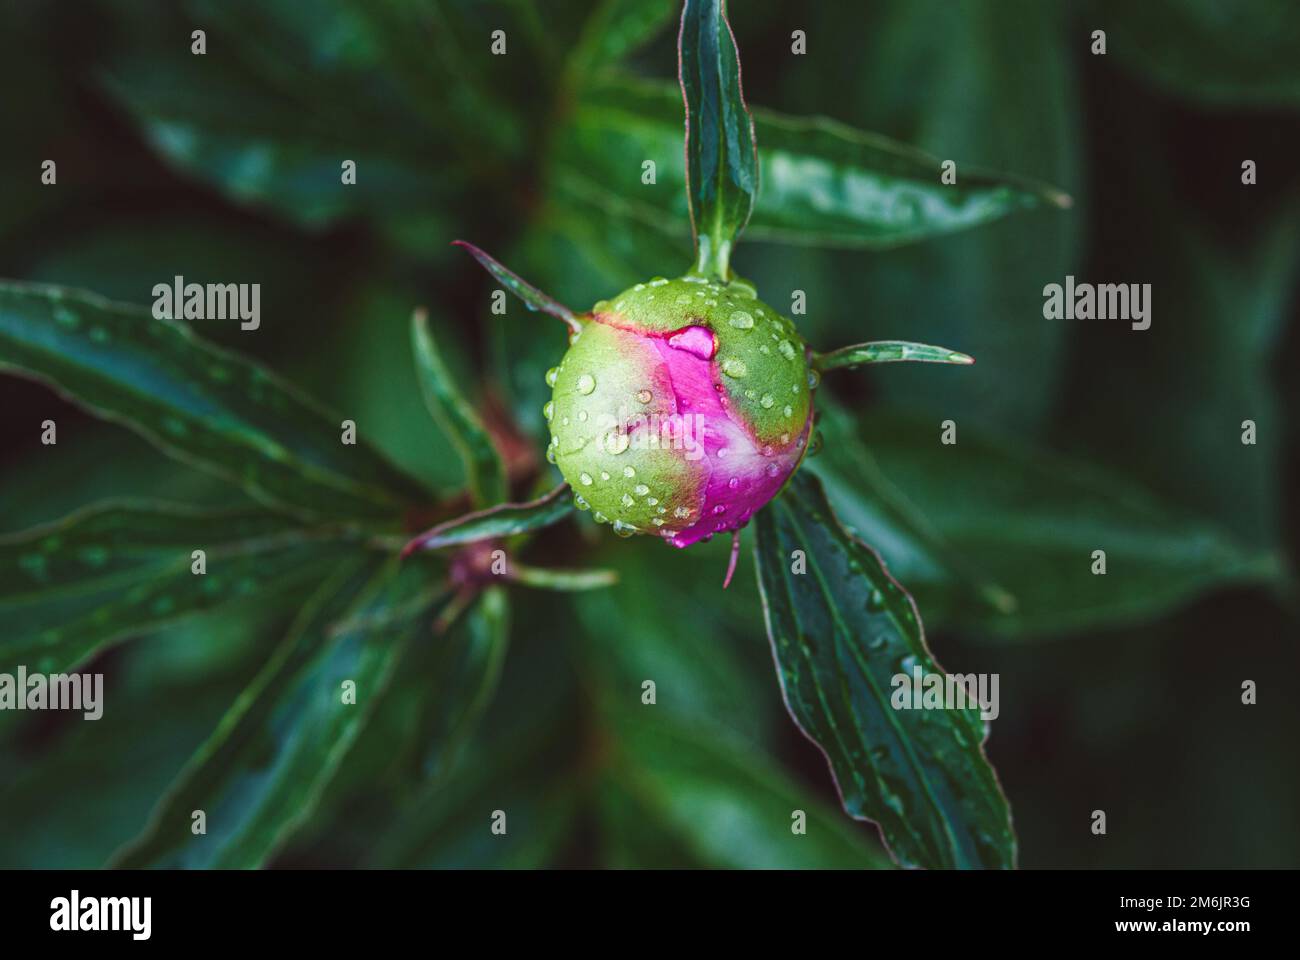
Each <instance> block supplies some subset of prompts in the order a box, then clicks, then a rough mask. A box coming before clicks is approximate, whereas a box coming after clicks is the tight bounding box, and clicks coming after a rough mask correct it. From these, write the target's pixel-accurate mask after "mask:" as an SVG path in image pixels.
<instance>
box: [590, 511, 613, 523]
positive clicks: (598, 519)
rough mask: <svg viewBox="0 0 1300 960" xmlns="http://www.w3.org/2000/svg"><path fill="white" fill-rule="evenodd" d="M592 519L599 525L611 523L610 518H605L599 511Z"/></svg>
mask: <svg viewBox="0 0 1300 960" xmlns="http://www.w3.org/2000/svg"><path fill="white" fill-rule="evenodd" d="M591 519H593V520H595V521H596V522H597V523H609V517H607V516H605V515H604V514H603V513H601V512H600V511H599V510H597V511H596V512H595V513H593V514H592V515H591Z"/></svg>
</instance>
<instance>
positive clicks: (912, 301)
mask: <svg viewBox="0 0 1300 960" xmlns="http://www.w3.org/2000/svg"><path fill="white" fill-rule="evenodd" d="M870 13H871V16H872V18H873V22H872V24H871V25H870V26H869V27H867V28H865V29H864V30H863V31H862V32H861V33H860V34H855V35H854V36H853V37H852V38H851V39H850V40H849V44H851V47H850V49H851V50H852V51H853V52H852V54H851V56H853V57H854V58H855V59H856V60H857V61H858V62H859V63H860V65H861V69H860V70H858V71H856V72H855V73H854V75H853V78H852V80H851V82H850V84H849V88H850V89H849V90H847V91H845V93H844V97H845V99H846V101H848V102H849V103H851V104H852V106H851V107H846V108H847V109H852V110H853V114H852V115H853V116H854V117H855V119H856V118H861V119H860V122H861V123H862V124H863V125H865V126H870V127H872V128H874V129H880V130H887V131H889V133H890V134H891V135H894V136H897V137H899V138H901V139H904V140H906V141H908V142H910V143H915V144H916V145H917V146H918V147H921V148H923V149H925V150H926V151H928V152H930V153H933V154H936V155H938V156H940V157H943V158H949V159H952V160H953V161H954V162H955V163H956V177H957V184H956V186H955V187H954V186H944V185H935V186H934V189H936V190H939V191H946V190H953V189H957V188H960V187H961V185H962V183H963V182H964V181H966V182H969V180H970V176H971V174H972V172H973V171H974V170H977V169H984V170H988V169H993V170H1015V171H1017V172H1019V173H1023V174H1026V175H1029V176H1032V177H1036V178H1041V179H1043V180H1046V181H1048V182H1050V183H1053V184H1056V185H1059V186H1060V187H1062V188H1064V189H1065V190H1067V191H1070V192H1071V193H1074V194H1076V195H1080V194H1079V191H1080V189H1081V187H1082V186H1083V178H1082V177H1081V174H1080V163H1081V161H1080V158H1081V157H1082V156H1083V155H1084V151H1083V150H1082V149H1081V147H1080V141H1081V139H1082V138H1081V134H1080V127H1081V122H1082V118H1083V114H1082V113H1081V112H1080V111H1079V110H1078V109H1077V107H1076V104H1077V102H1078V95H1077V91H1076V75H1075V72H1074V71H1073V70H1072V66H1073V61H1072V59H1071V56H1070V53H1071V47H1072V46H1074V45H1075V44H1078V45H1079V46H1075V47H1074V48H1075V49H1079V48H1080V47H1081V46H1082V45H1083V44H1085V43H1086V42H1087V34H1086V32H1084V33H1082V34H1080V32H1079V28H1078V27H1077V26H1076V25H1075V23H1074V21H1073V20H1072V18H1071V16H1070V12H1069V6H1068V5H1066V4H1058V3H1040V2H1037V0H999V2H997V3H992V4H983V3H975V2H961V3H952V2H949V0H876V2H873V3H872V5H871V9H870ZM824 16H825V17H826V18H827V19H828V20H831V21H833V18H834V13H833V11H830V10H828V11H825V12H824ZM1076 38H1077V39H1076ZM855 94H856V98H855V99H850V98H851V97H853V95H855ZM821 95H822V96H826V95H827V92H826V90H825V88H822V90H821ZM1011 118H1014V121H1013V120H1012V119H1011ZM760 136H761V133H760ZM1016 193H1022V194H1023V193H1024V191H1013V193H1012V195H1013V196H1014V195H1015V194H1016ZM1027 193H1028V196H1029V197H1030V198H1037V199H1038V200H1040V201H1046V203H1047V204H1048V205H1053V196H1056V197H1057V198H1058V199H1059V195H1054V194H1053V193H1052V192H1051V191H1043V192H1040V191H1037V190H1034V189H1030V190H1028V191H1027ZM1085 201H1086V197H1085ZM1028 205H1032V203H1031V204H1028ZM989 219H993V218H989ZM1083 226H1084V218H1083V217H1082V216H1080V215H1079V214H1076V213H1069V214H1062V213H1060V212H1059V211H1057V210H1055V209H1047V210H1041V211H1038V212H1035V213H1033V214H1032V215H1028V216H1018V217H1010V218H1005V219H1001V220H998V222H996V223H989V224H987V225H986V226H985V227H984V228H983V229H980V230H970V231H964V232H961V233H950V234H947V235H945V236H942V237H937V238H936V239H935V241H934V242H932V243H929V244H925V245H923V246H921V245H917V246H909V247H904V248H901V249H897V250H889V251H885V252H884V253H883V254H882V255H880V256H878V257H871V258H869V259H863V260H853V261H852V262H851V263H850V262H849V261H848V260H847V258H846V259H844V260H841V261H839V262H837V263H836V264H835V266H837V267H838V269H833V270H832V272H831V275H830V279H831V281H832V283H833V287H832V289H831V290H829V291H824V292H822V293H821V294H820V300H819V301H814V300H813V299H812V298H813V296H814V295H815V294H814V292H813V291H811V290H808V288H807V287H806V286H804V284H803V283H801V282H800V283H794V284H793V285H794V286H798V287H800V288H801V289H805V290H808V292H809V310H810V312H811V311H812V310H813V309H814V308H813V304H814V303H818V302H820V304H821V309H823V310H826V311H832V310H834V306H835V305H839V304H843V305H851V307H850V308H849V309H847V310H845V311H844V313H845V314H846V315H845V317H844V320H845V321H846V323H845V324H844V325H842V326H841V327H840V328H839V331H837V332H836V333H835V334H834V336H835V337H836V339H837V340H838V339H840V338H841V337H849V338H853V339H857V337H858V336H859V332H863V333H865V332H868V331H867V330H864V328H863V324H868V323H872V324H873V323H874V319H873V318H892V319H891V320H890V326H889V327H884V326H883V321H882V328H881V329H879V330H876V329H874V328H870V329H869V332H870V334H871V335H873V336H874V335H879V336H909V337H915V338H916V339H922V340H926V341H928V342H931V343H955V344H961V345H962V346H963V348H964V349H965V350H966V351H967V352H969V353H971V354H972V355H974V356H976V357H978V358H979V363H977V364H976V365H975V366H974V367H972V368H971V369H970V370H968V371H965V372H963V373H962V375H961V376H952V375H950V373H949V371H945V370H940V369H937V368H935V367H931V366H927V365H920V364H913V365H908V366H906V367H900V368H896V369H893V370H890V371H889V372H888V374H887V375H886V374H883V373H882V374H881V375H880V376H878V377H875V378H874V381H873V386H875V387H876V388H877V389H878V391H879V395H880V396H883V397H886V398H888V399H890V400H891V401H893V402H894V403H896V404H899V405H909V406H912V405H914V406H916V407H918V408H922V409H925V410H927V411H929V412H930V413H931V414H932V415H934V416H935V418H936V420H943V419H946V418H948V417H953V416H958V415H960V416H961V417H962V418H963V420H962V422H963V424H966V423H969V422H975V421H979V422H981V423H984V424H986V425H992V426H996V427H998V428H1000V429H1004V430H1014V431H1017V432H1024V433H1034V432H1036V431H1040V430H1043V429H1045V425H1046V423H1047V421H1048V418H1049V417H1050V416H1051V414H1052V413H1053V412H1054V411H1055V408H1056V404H1057V403H1058V402H1059V396H1060V390H1061V383H1062V379H1063V378H1062V374H1061V371H1062V368H1063V366H1064V361H1065V359H1066V350H1067V337H1068V330H1067V328H1066V327H1065V326H1064V325H1062V324H1059V323H1050V322H1045V321H1044V320H1043V316H1042V306H1043V298H1042V288H1043V285H1044V284H1045V283H1048V282H1051V281H1058V282H1059V281H1061V280H1062V279H1063V278H1064V277H1065V275H1066V274H1067V273H1068V272H1070V271H1071V270H1074V272H1076V273H1077V272H1079V268H1078V265H1077V258H1078V253H1077V248H1078V240H1079V234H1080V231H1081V229H1082V228H1083ZM778 282H779V281H778ZM896 321H897V322H899V323H903V324H905V325H904V326H895V322H896ZM840 331H842V332H840ZM922 333H923V334H924V335H923V336H922V335H921V334H922ZM1010 370H1014V371H1015V376H1008V375H1007V371H1010Z"/></svg>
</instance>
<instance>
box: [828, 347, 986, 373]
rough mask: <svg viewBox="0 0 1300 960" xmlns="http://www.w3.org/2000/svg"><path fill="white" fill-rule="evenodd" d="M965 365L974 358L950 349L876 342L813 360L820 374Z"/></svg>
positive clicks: (972, 361)
mask: <svg viewBox="0 0 1300 960" xmlns="http://www.w3.org/2000/svg"><path fill="white" fill-rule="evenodd" d="M902 361H912V362H914V363H961V364H972V363H974V362H975V358H974V357H970V356H967V355H966V354H964V353H958V352H957V351H956V350H949V349H948V348H947V347H933V346H930V345H929V344H928V343H909V342H908V341H906V340H874V341H872V342H871V343H858V344H854V345H853V346H851V347H841V348H840V349H838V350H832V351H831V352H830V353H819V354H817V355H816V356H814V358H813V365H814V366H816V367H817V369H818V370H823V371H825V370H835V369H837V368H839V367H847V368H849V369H850V370H851V369H853V368H854V367H860V366H862V365H864V364H867V363H899V362H902Z"/></svg>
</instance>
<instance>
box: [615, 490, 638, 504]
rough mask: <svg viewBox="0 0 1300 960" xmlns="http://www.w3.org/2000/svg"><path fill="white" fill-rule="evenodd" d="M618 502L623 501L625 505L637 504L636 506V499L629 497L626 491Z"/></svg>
mask: <svg viewBox="0 0 1300 960" xmlns="http://www.w3.org/2000/svg"><path fill="white" fill-rule="evenodd" d="M618 502H619V503H621V504H623V506H625V507H635V506H636V501H635V500H633V499H632V498H631V497H629V496H628V495H627V494H626V493H625V494H623V496H622V497H621V498H619V501H618Z"/></svg>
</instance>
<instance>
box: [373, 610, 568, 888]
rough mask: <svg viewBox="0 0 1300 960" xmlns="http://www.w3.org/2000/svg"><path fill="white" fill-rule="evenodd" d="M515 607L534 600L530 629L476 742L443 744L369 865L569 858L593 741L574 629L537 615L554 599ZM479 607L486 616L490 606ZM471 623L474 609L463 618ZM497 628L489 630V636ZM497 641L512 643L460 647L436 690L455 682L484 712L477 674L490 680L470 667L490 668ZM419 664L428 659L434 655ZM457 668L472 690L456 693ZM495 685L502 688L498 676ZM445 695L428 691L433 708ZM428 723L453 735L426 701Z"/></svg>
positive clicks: (518, 863) (520, 639)
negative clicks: (569, 647) (503, 823)
mask: <svg viewBox="0 0 1300 960" xmlns="http://www.w3.org/2000/svg"><path fill="white" fill-rule="evenodd" d="M485 599H486V598H485ZM517 599H518V600H519V602H529V603H530V608H529V610H528V612H527V613H526V614H521V617H520V619H521V620H523V622H524V623H526V624H527V625H528V628H527V629H525V630H519V631H516V634H515V636H513V637H511V648H510V655H509V657H504V658H503V659H504V663H503V664H502V669H501V675H500V679H499V689H497V691H496V696H495V698H494V700H493V702H492V704H491V706H490V707H488V708H487V709H486V711H485V713H484V715H483V717H482V722H481V725H480V727H479V729H478V731H477V733H476V735H475V738H474V739H473V740H472V741H470V743H469V744H468V745H467V749H465V750H463V751H456V750H454V749H448V748H447V746H448V745H447V744H446V743H444V744H441V746H442V747H443V748H442V749H438V747H439V746H440V744H439V743H438V742H437V741H434V743H433V746H434V747H435V749H434V750H433V751H432V752H431V753H430V754H429V755H428V767H427V773H428V776H427V778H426V779H425V781H424V783H423V784H422V789H420V790H419V791H418V792H416V793H414V794H413V795H411V796H410V797H408V798H407V799H406V802H405V803H404V804H403V805H402V808H401V809H399V810H397V811H395V812H394V813H393V814H391V815H390V816H389V817H388V818H387V819H386V821H385V822H384V823H383V824H382V825H381V829H380V830H379V831H372V832H369V833H367V834H366V835H365V836H364V837H363V838H362V839H363V842H364V847H363V849H364V850H365V851H366V854H367V856H366V864H367V865H368V866H384V867H390V868H403V867H453V868H457V869H465V868H466V867H534V866H543V865H552V866H554V865H556V864H557V863H562V862H563V861H560V860H558V858H559V857H561V856H563V855H564V853H565V852H566V848H567V847H568V846H569V845H570V843H571V834H570V828H571V826H572V823H573V820H574V817H575V814H576V813H577V812H578V810H579V807H578V802H579V800H580V790H581V789H582V786H583V775H582V772H581V768H582V764H583V759H582V757H583V754H584V752H585V751H584V743H585V742H586V736H587V734H586V732H585V731H584V728H583V726H582V724H581V721H582V719H583V716H584V714H585V712H586V703H585V701H586V697H585V696H584V693H583V691H582V688H581V687H580V686H579V685H578V682H577V677H576V676H575V673H574V670H573V664H572V662H571V658H570V657H569V656H567V655H566V654H565V647H564V636H565V635H567V634H569V633H570V632H571V630H572V628H571V626H569V625H567V624H564V623H563V622H562V621H561V619H560V618H559V617H553V616H543V615H540V613H539V609H538V607H537V605H536V603H535V601H538V600H542V601H551V602H552V605H553V601H554V598H553V597H551V596H550V595H547V594H530V595H526V596H525V597H523V598H517ZM552 608H553V607H552ZM543 609H546V608H543ZM476 610H482V611H484V612H485V613H486V612H488V610H489V608H488V607H487V606H486V605H485V606H483V607H480V608H476ZM472 623H473V613H471V614H470V618H469V619H468V620H467V621H466V624H467V625H471V624H472ZM498 629H499V628H497V627H489V628H488V629H487V632H486V635H485V636H484V638H483V639H484V640H486V639H487V636H490V635H492V634H493V633H495V632H496V631H497V630H498ZM498 643H504V640H498V641H491V642H488V643H487V644H485V645H482V646H479V645H476V646H475V648H474V649H475V650H477V651H478V653H472V652H470V651H469V650H463V651H461V652H458V653H457V654H456V655H455V657H454V658H453V659H452V660H451V661H442V662H443V663H444V669H445V668H447V667H449V668H451V670H452V671H454V672H453V673H451V674H445V675H444V674H441V673H435V674H434V682H435V684H438V685H439V686H438V689H443V687H442V686H441V685H442V684H443V683H446V684H447V687H446V688H445V689H447V690H448V691H449V696H448V701H447V704H448V705H450V704H452V703H464V702H465V701H466V700H469V699H472V698H477V699H479V700H480V701H481V702H482V703H483V704H484V705H486V703H487V695H488V693H489V692H490V689H491V688H480V687H479V686H478V681H477V679H476V677H481V676H483V673H482V672H480V671H478V670H476V669H474V668H473V665H474V664H476V663H478V664H482V663H485V662H487V661H486V660H485V658H484V657H483V656H482V653H484V652H486V651H488V650H491V649H495V648H496V645H497V644H498ZM462 656H463V657H464V659H460V658H461V657H462ZM422 659H423V660H424V661H425V662H429V659H430V658H427V657H426V658H422ZM459 664H464V665H465V666H467V667H470V668H471V669H470V670H469V672H468V673H466V674H464V675H463V676H464V677H465V680H466V689H465V690H464V691H463V692H461V693H456V694H451V693H450V691H451V689H452V687H451V685H452V684H453V683H455V682H456V673H455V672H456V671H458V670H459V666H458V665H459ZM435 669H437V668H435ZM492 684H493V687H496V686H497V680H496V679H495V677H494V678H493V680H492ZM480 689H481V690H482V692H479V691H480ZM476 695H477V696H476ZM437 699H439V698H438V696H437V694H436V693H435V694H434V695H433V696H430V695H429V694H428V693H427V692H426V694H425V702H426V703H429V701H431V700H437ZM425 715H426V716H428V717H430V718H433V717H441V718H442V719H435V720H434V729H435V730H437V729H446V727H445V726H442V725H443V724H444V723H445V720H446V719H447V717H448V714H446V713H444V712H443V710H442V709H441V707H440V706H439V705H437V704H433V703H429V709H428V710H427V712H426V714H425ZM421 722H422V721H421ZM457 754H459V756H458V755H457ZM494 810H504V811H506V813H507V815H508V818H509V819H508V830H507V832H506V833H505V834H504V835H498V834H493V833H492V832H491V831H490V830H489V829H488V828H487V827H488V826H489V819H488V818H489V817H490V816H491V814H492V811H494Z"/></svg>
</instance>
